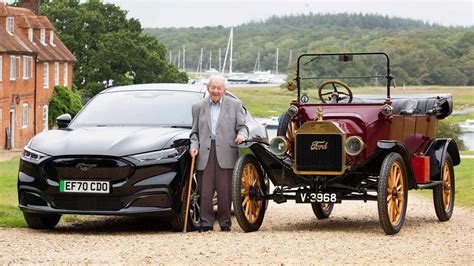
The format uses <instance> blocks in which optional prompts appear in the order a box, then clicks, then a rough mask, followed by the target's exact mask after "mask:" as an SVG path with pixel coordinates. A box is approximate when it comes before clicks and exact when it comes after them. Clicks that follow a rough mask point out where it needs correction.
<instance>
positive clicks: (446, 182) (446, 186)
mask: <svg viewBox="0 0 474 266" xmlns="http://www.w3.org/2000/svg"><path fill="white" fill-rule="evenodd" d="M451 182H452V174H451V170H450V169H449V166H448V161H445V162H444V167H443V205H444V210H445V211H449V209H450V208H451Z"/></svg>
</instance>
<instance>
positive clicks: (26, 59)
mask: <svg viewBox="0 0 474 266" xmlns="http://www.w3.org/2000/svg"><path fill="white" fill-rule="evenodd" d="M32 59H33V57H31V56H23V79H30V78H31V62H33V60H32Z"/></svg>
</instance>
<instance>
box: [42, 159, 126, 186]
mask: <svg viewBox="0 0 474 266" xmlns="http://www.w3.org/2000/svg"><path fill="white" fill-rule="evenodd" d="M43 172H44V174H45V175H46V177H47V178H49V179H52V180H56V181H59V180H60V179H76V180H107V181H122V180H125V179H126V178H127V177H129V176H130V174H131V173H132V165H131V164H130V163H128V162H126V161H124V160H122V159H119V158H112V157H59V158H54V159H52V160H50V161H47V162H45V163H44V165H43Z"/></svg>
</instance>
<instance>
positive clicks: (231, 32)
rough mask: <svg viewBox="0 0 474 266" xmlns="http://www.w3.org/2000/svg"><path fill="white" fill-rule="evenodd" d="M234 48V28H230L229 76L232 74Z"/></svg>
mask: <svg viewBox="0 0 474 266" xmlns="http://www.w3.org/2000/svg"><path fill="white" fill-rule="evenodd" d="M233 46H234V28H230V64H229V74H232V48H233Z"/></svg>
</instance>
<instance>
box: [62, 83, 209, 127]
mask: <svg viewBox="0 0 474 266" xmlns="http://www.w3.org/2000/svg"><path fill="white" fill-rule="evenodd" d="M202 97H203V94H202V93H195V92H182V91H124V92H110V93H104V94H100V95H97V96H96V97H95V98H94V99H93V100H92V101H91V102H89V103H88V104H87V105H86V106H85V107H84V109H83V110H82V111H81V112H80V113H79V114H78V116H77V117H76V118H75V119H74V121H73V122H72V124H71V125H70V127H81V126H121V125H131V126H134V125H137V126H141V125H147V126H150V125H151V126H173V125H176V126H191V123H192V115H191V106H192V105H193V104H194V103H196V102H198V101H199V100H200V99H202Z"/></svg>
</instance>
